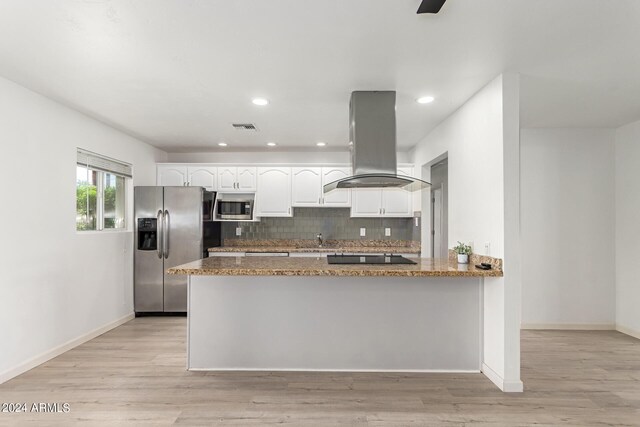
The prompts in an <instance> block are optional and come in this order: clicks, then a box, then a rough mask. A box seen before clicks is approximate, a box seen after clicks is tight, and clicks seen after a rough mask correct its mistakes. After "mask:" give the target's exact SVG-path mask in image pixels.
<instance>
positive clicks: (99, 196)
mask: <svg viewBox="0 0 640 427" xmlns="http://www.w3.org/2000/svg"><path fill="white" fill-rule="evenodd" d="M81 152H82V153H90V152H88V151H86V150H82V149H80V148H78V155H80V153H81ZM90 154H91V155H94V156H97V157H100V158H102V159H105V160H110V161H114V162H117V163H120V164H123V165H126V166H128V167H131V166H130V165H127V164H126V163H124V162H120V161H116V160H113V159H109V158H108V157H104V156H100V155H97V154H94V153H90ZM78 167H82V168H85V169H86V170H87V174H89V173H91V172H94V173H95V174H96V185H95V186H96V228H95V229H93V230H79V229H78V222H77V220H76V233H79V234H96V233H123V232H128V231H129V226H130V222H131V221H130V219H129V216H130V212H129V195H130V191H131V190H130V187H131V182H132V180H133V173H132V174H131V176H127V175H125V174H122V173H119V172H118V171H113V170H107V169H101V168H96V167H93V166H92V165H90V164H88V163H84V162H80V161H78V160H76V171H77V168H78ZM107 174H110V175H114V176H116V177H121V178H123V180H124V181H123V187H124V188H123V193H124V194H123V201H122V202H123V204H124V206H123V212H124V215H123V218H122V219H123V225H122V227H118V228H105V226H104V224H105V217H104V214H105V206H104V203H105V197H104V191H105V187H106V186H105V179H106V175H107ZM75 186H76V214H77V212H78V211H77V203H78V198H77V188H78V178H77V172H76V183H75ZM88 210H89V207H88V203H87V211H88Z"/></svg>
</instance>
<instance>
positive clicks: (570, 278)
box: [521, 129, 640, 329]
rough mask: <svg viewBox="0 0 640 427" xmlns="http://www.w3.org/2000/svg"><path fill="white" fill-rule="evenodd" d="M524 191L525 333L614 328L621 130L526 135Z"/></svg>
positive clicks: (523, 141)
mask: <svg viewBox="0 0 640 427" xmlns="http://www.w3.org/2000/svg"><path fill="white" fill-rule="evenodd" d="M638 164H640V163H637V162H636V166H637V165H638ZM521 185H522V190H521V203H522V255H523V256H522V277H523V278H522V326H523V328H560V327H565V328H587V329H588V328H598V329H602V328H611V329H612V328H613V326H614V323H615V256H614V229H615V206H614V204H615V203H614V191H613V188H614V130H611V129H523V130H522V132H521ZM638 301H640V300H638Z"/></svg>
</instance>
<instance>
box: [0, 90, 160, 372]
mask: <svg viewBox="0 0 640 427" xmlns="http://www.w3.org/2000/svg"><path fill="white" fill-rule="evenodd" d="M0 142H1V144H2V153H3V157H2V159H3V162H2V167H1V168H0V190H1V193H0V200H2V208H1V209H0V224H2V242H1V243H2V244H1V245H0V271H2V279H0V289H1V291H0V295H2V297H1V298H0V325H2V334H3V337H2V351H0V382H2V381H3V380H6V379H8V378H10V377H11V376H14V375H16V374H18V373H20V372H21V371H22V370H24V369H28V368H30V367H31V366H32V365H33V364H34V363H36V362H37V361H38V360H42V358H40V359H38V358H39V357H41V356H42V357H45V358H46V356H47V354H49V355H50V354H51V353H50V352H51V351H52V350H54V349H55V348H57V347H59V346H61V345H64V344H65V343H68V342H70V341H73V340H74V339H77V338H78V337H82V336H84V335H86V334H88V333H90V332H91V331H94V330H96V329H98V328H100V327H103V326H105V325H109V324H112V323H113V322H116V321H117V320H118V319H122V318H123V317H125V316H127V315H130V314H131V313H132V311H133V304H132V299H133V297H132V295H133V286H132V263H133V256H132V253H131V250H132V233H131V232H120V233H102V234H97V233H90V234H80V233H76V231H75V180H76V171H75V168H76V165H75V162H76V147H82V148H85V149H88V150H91V151H94V152H97V153H100V154H103V155H106V156H109V157H113V158H116V159H119V160H123V161H126V162H129V163H132V164H133V167H134V184H136V185H154V183H155V162H156V161H164V160H166V154H165V153H164V152H162V151H159V150H157V149H155V148H153V147H151V146H149V145H147V144H145V143H142V142H140V141H138V140H136V139H134V138H131V137H129V136H127V135H124V134H123V133H120V132H118V131H116V130H114V129H112V128H110V127H108V126H106V125H104V124H102V123H99V122H97V121H95V120H93V119H91V118H88V117H86V116H84V115H82V114H80V113H77V112H75V111H73V110H70V109H68V108H65V107H63V106H61V105H60V104H57V103H55V102H53V101H50V100H48V99H46V98H44V97H42V96H40V95H38V94H36V93H34V92H30V91H28V90H27V89H25V88H23V87H21V86H18V85H16V84H14V83H12V82H10V81H8V80H5V79H2V78H0ZM131 200H132V198H130V199H129V202H131ZM129 211H131V209H129Z"/></svg>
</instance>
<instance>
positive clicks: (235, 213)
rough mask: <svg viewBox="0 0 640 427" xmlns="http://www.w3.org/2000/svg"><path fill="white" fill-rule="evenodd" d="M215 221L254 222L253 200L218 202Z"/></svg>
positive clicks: (218, 200) (219, 199)
mask: <svg viewBox="0 0 640 427" xmlns="http://www.w3.org/2000/svg"><path fill="white" fill-rule="evenodd" d="M215 219H216V220H218V221H251V220H253V200H252V199H245V200H236V199H230V200H225V199H222V198H218V199H217V200H216V208H215Z"/></svg>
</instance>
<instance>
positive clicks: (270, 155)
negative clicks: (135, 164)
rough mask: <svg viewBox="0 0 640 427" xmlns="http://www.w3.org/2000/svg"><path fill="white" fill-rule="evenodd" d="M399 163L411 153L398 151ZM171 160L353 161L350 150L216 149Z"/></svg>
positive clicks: (175, 155)
mask: <svg viewBox="0 0 640 427" xmlns="http://www.w3.org/2000/svg"><path fill="white" fill-rule="evenodd" d="M397 160H398V163H410V162H411V155H410V154H409V153H408V152H405V151H399V152H398V153H397ZM167 161H169V162H176V163H219V162H220V163H225V162H228V163H243V162H248V163H351V156H350V154H349V152H348V151H327V150H324V149H317V150H314V151H308V150H307V151H285V150H280V149H278V150H268V151H266V152H265V151H264V150H263V151H231V150H224V151H216V152H211V153H169V154H168V160H167Z"/></svg>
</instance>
